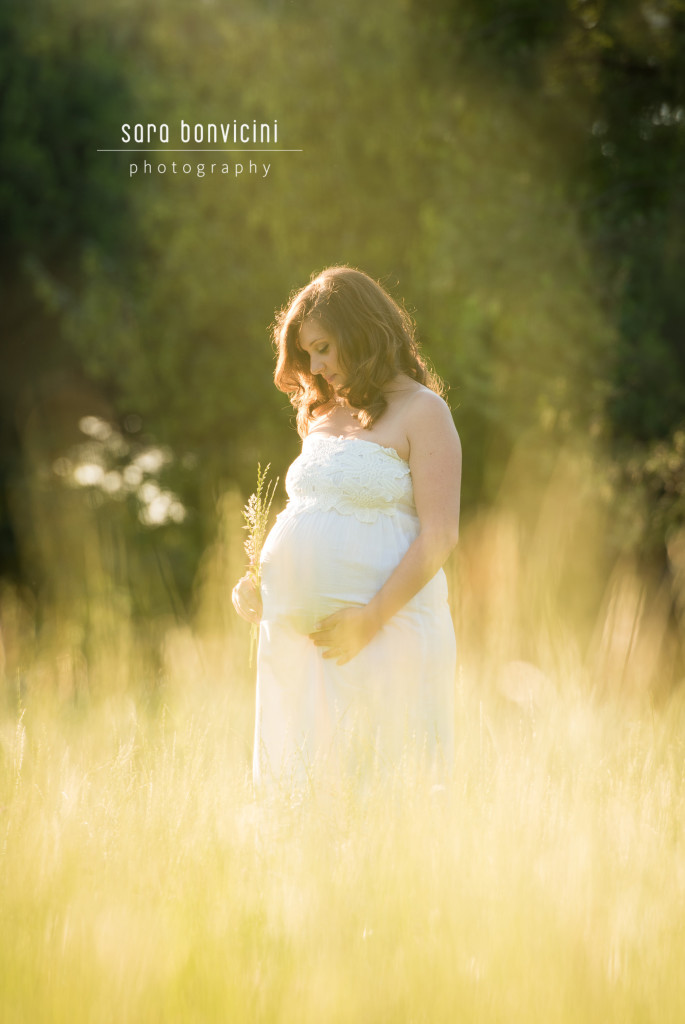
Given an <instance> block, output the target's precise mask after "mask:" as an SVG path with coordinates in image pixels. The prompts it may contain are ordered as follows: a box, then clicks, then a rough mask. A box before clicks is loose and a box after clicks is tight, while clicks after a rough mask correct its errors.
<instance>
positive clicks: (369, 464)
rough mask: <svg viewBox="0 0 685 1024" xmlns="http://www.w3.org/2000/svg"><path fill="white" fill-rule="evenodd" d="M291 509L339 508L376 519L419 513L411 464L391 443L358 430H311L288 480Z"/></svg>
mask: <svg viewBox="0 0 685 1024" xmlns="http://www.w3.org/2000/svg"><path fill="white" fill-rule="evenodd" d="M285 487H286V491H287V493H288V499H289V501H288V506H287V508H286V512H289V513H292V512H295V511H297V512H300V511H306V510H308V509H316V510H320V511H326V512H328V511H331V510H333V509H334V510H335V511H336V512H340V513H341V514H342V515H353V516H355V517H356V518H357V519H358V520H359V521H360V522H363V523H373V522H375V521H376V519H377V518H378V516H379V515H394V514H395V513H396V512H398V511H400V512H405V513H410V514H414V515H415V514H416V510H415V506H414V491H413V487H412V480H411V473H410V471H409V465H408V463H407V462H405V461H404V459H401V458H400V456H399V455H398V454H397V452H396V451H394V449H392V448H385V447H384V446H383V445H380V444H377V443H376V442H375V441H367V440H366V439H364V438H361V437H357V436H354V437H353V436H342V435H341V436H338V437H331V436H329V435H325V434H316V433H314V434H309V435H308V436H307V437H306V438H305V439H304V443H303V445H302V454H301V455H299V456H298V458H297V459H295V461H294V462H293V464H292V465H291V467H290V469H289V470H288V474H287V476H286V480H285Z"/></svg>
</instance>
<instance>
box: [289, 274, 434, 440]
mask: <svg viewBox="0 0 685 1024" xmlns="http://www.w3.org/2000/svg"><path fill="white" fill-rule="evenodd" d="M305 320H315V321H317V323H320V324H321V325H322V326H323V327H324V329H325V330H326V331H327V332H328V333H329V334H331V335H332V336H333V337H334V338H335V340H336V343H337V346H338V358H339V360H340V363H341V366H342V367H343V368H344V369H345V371H346V372H347V373H348V374H349V375H350V376H349V380H348V382H347V383H346V384H345V386H344V387H341V388H340V389H339V394H341V395H342V396H343V397H344V398H346V399H347V401H348V402H349V404H350V405H351V406H352V408H353V409H357V410H359V411H358V419H359V422H360V423H361V425H362V427H364V428H365V429H368V428H369V427H371V426H372V425H373V423H374V421H375V420H377V419H378V417H379V416H381V415H382V413H383V412H385V410H386V408H387V405H388V402H387V399H386V398H385V396H384V394H383V389H384V387H385V385H386V384H387V383H388V381H390V380H392V378H393V377H395V375H396V374H398V373H406V374H407V375H408V376H409V377H412V378H413V379H414V380H416V381H418V382H419V384H424V385H425V386H426V387H429V388H430V389H431V390H432V391H435V392H437V394H439V395H442V394H444V393H445V386H444V384H443V382H442V381H441V380H440V378H439V377H438V376H437V374H435V373H434V372H433V371H432V370H431V369H430V368H429V366H428V365H427V363H426V360H425V359H424V357H423V356H422V354H421V351H420V349H419V345H418V342H417V341H416V338H415V336H414V322H413V320H412V318H411V317H410V316H409V314H408V313H407V311H406V309H404V308H403V307H402V306H400V305H398V303H397V302H395V300H394V299H392V298H391V297H390V295H388V293H387V292H386V291H385V289H384V288H382V287H381V285H380V284H378V283H377V282H376V281H374V280H373V279H372V278H370V277H369V276H368V275H367V274H364V273H363V272H362V271H361V270H354V269H353V268H352V267H328V268H327V269H326V270H323V271H322V272H321V273H320V274H317V275H316V276H315V277H313V278H312V280H311V281H310V283H309V284H308V285H306V287H304V288H302V289H301V290H300V291H299V292H297V293H296V294H295V295H294V296H293V297H292V298H291V299H290V301H289V302H288V304H287V306H284V308H283V309H282V310H281V311H280V312H279V313H278V314H277V316H276V321H275V324H274V327H273V340H274V344H275V346H276V348H277V350H278V362H277V365H276V371H275V373H274V381H275V383H276V387H277V388H278V389H279V390H280V391H284V392H286V394H288V395H289V396H290V401H291V402H292V404H293V406H294V407H295V409H297V429H298V431H299V433H300V435H301V436H304V435H305V434H306V433H307V427H308V425H309V421H310V419H311V417H312V413H313V412H314V410H315V409H318V408H319V407H320V406H322V405H326V404H327V403H328V402H330V401H331V399H332V398H333V395H334V391H333V388H331V386H330V385H329V384H328V382H327V381H326V379H325V378H324V377H322V376H320V375H318V374H317V375H313V374H312V373H311V371H310V368H309V354H308V353H307V352H305V351H304V350H303V349H302V348H301V346H300V343H299V334H300V328H301V326H302V324H303V322H304V321H305Z"/></svg>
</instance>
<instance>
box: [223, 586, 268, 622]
mask: <svg viewBox="0 0 685 1024" xmlns="http://www.w3.org/2000/svg"><path fill="white" fill-rule="evenodd" d="M231 600H232V601H233V607H234V608H235V610H236V611H237V613H238V615H240V616H241V617H242V618H243V619H247V621H248V622H254V623H259V621H260V620H261V617H262V595H261V594H260V593H259V587H258V586H257V584H256V583H255V581H254V580H253V579H252V578H251V577H250V576H243V577H242V579H239V580H238V582H237V583H236V585H235V586H234V588H233V591H232V593H231Z"/></svg>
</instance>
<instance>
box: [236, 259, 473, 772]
mask: <svg viewBox="0 0 685 1024" xmlns="http://www.w3.org/2000/svg"><path fill="white" fill-rule="evenodd" d="M274 338H275V342H276V345H277V349H278V363H277V367H276V373H275V382H276V386H277V387H278V388H279V389H280V390H281V391H284V392H286V393H287V394H288V395H289V396H290V400H291V402H292V404H293V406H294V407H295V409H296V410H297V425H298V430H299V433H300V435H301V437H302V438H303V441H302V453H301V454H300V455H299V457H298V458H297V459H296V460H295V462H293V464H292V466H291V467H290V469H289V470H288V474H287V477H286V490H287V493H288V504H287V505H286V508H285V510H284V511H283V512H282V513H281V514H280V515H279V516H278V518H277V519H276V523H275V524H274V526H273V528H272V530H271V532H270V534H269V536H268V537H267V540H266V543H265V545H264V548H263V551H262V558H261V572H262V582H261V589H258V588H256V587H255V586H254V584H253V583H252V582H251V580H250V579H249V577H247V576H246V577H243V579H241V580H240V581H239V582H238V583H237V584H236V586H235V588H234V590H233V604H234V606H235V609H236V611H237V612H238V613H239V614H240V615H242V616H243V618H245V619H247V620H248V621H250V622H259V623H260V635H259V653H258V660H257V709H256V723H255V743H254V765H253V769H254V777H255V781H256V782H257V783H260V782H263V781H267V780H270V779H271V780H273V779H276V780H285V781H292V780H293V779H295V780H301V779H305V778H311V777H313V776H315V775H316V772H317V771H318V770H319V769H320V770H323V771H326V770H328V769H331V768H332V769H333V770H335V771H336V772H339V771H340V770H341V769H344V770H346V771H352V772H356V771H358V770H359V769H360V767H362V766H364V767H371V768H380V769H381V770H385V769H387V768H388V767H390V768H392V767H394V766H398V765H399V764H400V763H403V762H404V761H405V760H406V758H407V756H408V755H411V756H412V757H418V758H420V759H421V760H423V761H429V762H431V763H432V762H434V761H436V760H439V761H443V762H445V763H447V764H449V761H450V758H451V755H452V750H453V730H454V721H453V718H454V709H453V689H454V675H455V659H456V651H455V637H454V629H453V626H452V619H451V615H450V611H449V607H448V604H447V581H446V578H445V574H444V572H443V570H442V565H443V564H444V562H445V560H446V558H447V556H448V555H449V553H450V551H451V550H452V548H453V547H454V545H455V544H456V542H457V536H458V526H459V490H460V479H461V446H460V443H459V437H458V435H457V431H456V429H455V426H454V422H453V420H452V416H451V414H450V411H449V409H448V407H447V405H446V403H445V402H444V400H443V398H442V397H441V393H442V391H443V386H442V383H441V382H440V380H439V379H438V378H437V377H436V376H435V375H434V374H433V373H432V372H431V371H430V370H429V369H428V367H427V365H426V363H425V361H424V359H423V358H422V355H421V352H420V349H419V347H418V344H417V342H416V340H415V337H414V329H413V323H412V321H411V318H410V317H409V315H408V314H407V312H406V311H405V310H404V309H403V308H402V307H401V306H399V305H398V304H397V303H396V302H395V301H394V300H393V299H392V298H391V297H390V296H389V295H388V294H387V292H385V290H384V289H383V288H382V287H381V286H380V285H379V284H377V283H376V282H375V281H373V280H372V279H371V278H370V277H368V276H367V275H366V274H364V273H362V272H361V271H359V270H353V269H351V268H349V267H331V268H329V269H327V270H324V271H323V272H322V273H321V274H319V275H318V276H317V277H315V278H314V279H313V280H312V281H311V282H310V284H308V285H307V286H306V287H305V288H303V289H302V290H301V291H300V292H299V293H298V294H297V295H296V296H295V297H294V298H293V299H292V301H291V302H290V303H289V304H288V306H287V307H286V308H285V309H284V310H283V311H282V312H281V313H280V314H279V315H278V317H277V320H276V327H275V331H274Z"/></svg>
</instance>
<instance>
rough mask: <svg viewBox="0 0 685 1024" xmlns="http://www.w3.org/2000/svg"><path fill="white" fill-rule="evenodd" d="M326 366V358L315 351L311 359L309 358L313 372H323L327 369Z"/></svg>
mask: <svg viewBox="0 0 685 1024" xmlns="http://www.w3.org/2000/svg"><path fill="white" fill-rule="evenodd" d="M325 367H326V362H325V360H324V359H322V358H321V356H320V355H318V353H316V352H315V353H314V354H313V355H312V357H311V359H310V360H309V368H310V369H311V371H312V373H314V374H316V373H321V372H322V371H323V370H324V369H325Z"/></svg>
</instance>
